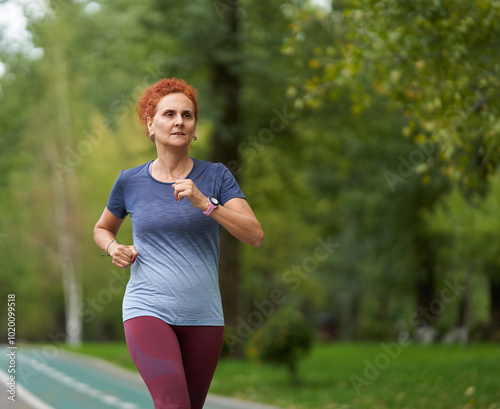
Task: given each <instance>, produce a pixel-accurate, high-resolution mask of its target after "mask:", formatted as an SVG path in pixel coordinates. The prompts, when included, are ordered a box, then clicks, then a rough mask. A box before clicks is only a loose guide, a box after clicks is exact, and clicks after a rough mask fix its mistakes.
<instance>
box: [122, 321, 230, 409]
mask: <svg viewBox="0 0 500 409" xmlns="http://www.w3.org/2000/svg"><path fill="white" fill-rule="evenodd" d="M124 328H125V338H126V340H127V346H128V350H129V352H130V355H131V357H132V360H133V361H134V364H135V366H136V367H137V370H138V371H139V373H140V374H141V376H142V379H144V382H146V385H147V387H148V389H149V393H151V396H152V398H153V401H154V405H155V409H202V408H203V404H204V403H205V398H206V396H207V393H208V388H209V387H210V382H211V381H212V377H213V375H214V372H215V367H216V366H217V362H218V360H219V356H220V352H221V349H222V343H223V338H224V327H209V326H177V325H169V324H166V323H165V322H164V321H162V320H160V319H158V318H155V317H137V318H132V319H129V320H127V321H125V323H124Z"/></svg>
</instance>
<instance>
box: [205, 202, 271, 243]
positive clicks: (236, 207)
mask: <svg viewBox="0 0 500 409" xmlns="http://www.w3.org/2000/svg"><path fill="white" fill-rule="evenodd" d="M206 207H207V208H208V199H207V206H206ZM203 210H207V209H203ZM210 217H212V218H213V219H214V220H215V221H216V222H217V223H219V224H220V225H221V226H222V227H224V228H225V229H226V230H227V231H228V232H229V233H231V234H232V235H233V236H234V237H236V238H237V239H239V240H241V241H242V242H243V243H246V244H250V245H251V246H255V247H260V246H261V245H262V242H263V241H264V232H263V231H262V227H261V226H260V223H259V221H258V220H257V218H256V217H255V215H254V213H253V211H252V209H251V207H250V205H249V204H248V202H247V201H246V200H245V199H242V198H240V197H235V198H233V199H230V200H228V201H227V202H226V203H225V204H224V206H222V205H219V206H217V208H216V209H214V210H213V211H212V214H211V215H210Z"/></svg>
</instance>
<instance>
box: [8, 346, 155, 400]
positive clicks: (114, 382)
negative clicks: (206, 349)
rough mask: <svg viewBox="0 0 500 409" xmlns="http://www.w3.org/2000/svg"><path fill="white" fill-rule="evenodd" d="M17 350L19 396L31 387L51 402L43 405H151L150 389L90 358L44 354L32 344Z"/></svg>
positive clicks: (31, 391)
mask: <svg viewBox="0 0 500 409" xmlns="http://www.w3.org/2000/svg"><path fill="white" fill-rule="evenodd" d="M17 351H18V355H17V363H18V364H17V368H16V386H17V387H19V386H22V389H21V388H19V389H18V394H17V396H18V397H20V398H21V399H22V398H23V397H24V395H20V394H21V393H24V392H25V391H27V390H29V392H28V393H29V394H30V395H33V396H34V395H36V396H37V397H38V400H39V401H41V402H43V403H44V404H45V405H47V407H46V408H45V407H42V408H41V409H67V408H68V407H72V408H74V409H89V408H93V409H141V408H143V407H149V401H150V400H151V398H150V397H149V394H148V393H143V391H140V390H137V389H136V388H134V385H133V384H131V383H129V382H123V379H120V378H121V377H120V376H117V375H118V374H115V373H110V372H108V371H103V370H101V368H96V367H94V366H93V365H89V360H87V359H80V360H74V359H71V356H70V355H68V354H65V353H63V352H61V351H57V350H56V353H55V354H53V355H50V354H48V353H45V354H41V353H40V352H42V351H41V350H37V349H31V348H27V349H24V350H23V351H22V352H21V351H20V350H19V349H18V350H17ZM1 358H3V359H5V358H4V357H3V356H2V357H1ZM0 361H2V359H0ZM115 375H116V376H115ZM5 399H7V397H6V398H5ZM49 404H50V405H51V406H50V405H49ZM151 404H152V401H151ZM0 406H2V407H3V405H0ZM35 408H36V409H38V406H35Z"/></svg>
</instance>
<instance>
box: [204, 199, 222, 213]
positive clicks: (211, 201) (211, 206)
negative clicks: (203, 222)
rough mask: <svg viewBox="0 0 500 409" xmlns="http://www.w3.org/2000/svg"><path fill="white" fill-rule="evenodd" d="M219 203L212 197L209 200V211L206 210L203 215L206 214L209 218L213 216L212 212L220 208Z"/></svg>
mask: <svg viewBox="0 0 500 409" xmlns="http://www.w3.org/2000/svg"><path fill="white" fill-rule="evenodd" d="M219 204H220V203H219V201H218V200H217V199H216V198H215V197H213V196H210V197H209V198H208V209H207V210H205V211H204V212H203V214H206V215H207V216H210V215H211V214H212V212H213V211H214V209H217V206H219Z"/></svg>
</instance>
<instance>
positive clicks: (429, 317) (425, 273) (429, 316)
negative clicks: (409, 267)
mask: <svg viewBox="0 0 500 409" xmlns="http://www.w3.org/2000/svg"><path fill="white" fill-rule="evenodd" d="M415 247H416V248H415V250H416V254H417V255H418V266H419V267H420V272H419V276H418V277H417V280H416V283H415V290H416V301H417V319H418V323H419V326H431V325H432V323H433V322H434V320H435V319H436V317H435V316H434V314H433V313H432V312H431V310H430V309H429V307H430V306H431V303H432V301H433V300H434V298H435V283H434V281H435V274H434V251H433V249H432V243H431V242H430V240H429V238H428V237H426V235H425V234H418V235H417V239H416V243H415Z"/></svg>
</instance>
